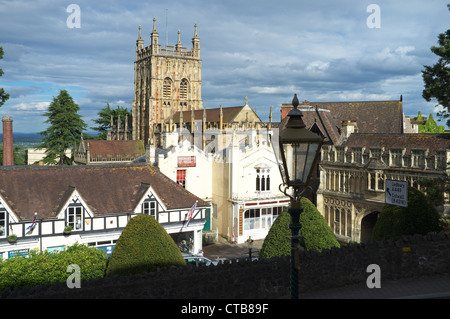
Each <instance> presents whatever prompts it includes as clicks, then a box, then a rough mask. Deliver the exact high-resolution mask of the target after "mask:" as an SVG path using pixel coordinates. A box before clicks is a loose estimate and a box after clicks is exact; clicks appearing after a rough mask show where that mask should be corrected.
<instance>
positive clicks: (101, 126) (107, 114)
mask: <svg viewBox="0 0 450 319" xmlns="http://www.w3.org/2000/svg"><path fill="white" fill-rule="evenodd" d="M127 115H128V116H131V112H130V111H128V109H126V108H123V107H122V106H120V105H117V108H116V109H111V106H110V105H109V103H106V106H105V107H104V108H102V109H101V110H100V112H98V119H96V120H94V123H95V124H97V125H98V126H96V127H92V129H93V130H96V131H98V132H99V134H98V139H100V140H106V138H107V135H108V130H110V129H111V116H112V118H113V120H114V122H117V120H118V118H119V116H120V119H121V120H122V121H123V120H124V119H125V117H126V116H127Z"/></svg>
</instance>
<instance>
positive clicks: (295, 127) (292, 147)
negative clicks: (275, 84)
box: [272, 94, 323, 299]
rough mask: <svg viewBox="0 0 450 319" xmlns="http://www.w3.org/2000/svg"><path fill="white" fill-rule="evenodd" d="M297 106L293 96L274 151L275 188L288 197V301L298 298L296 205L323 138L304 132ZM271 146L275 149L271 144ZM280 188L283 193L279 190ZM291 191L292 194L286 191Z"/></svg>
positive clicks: (298, 211)
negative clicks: (277, 170)
mask: <svg viewBox="0 0 450 319" xmlns="http://www.w3.org/2000/svg"><path fill="white" fill-rule="evenodd" d="M298 105H299V102H298V98H297V94H295V95H294V98H293V100H292V106H293V107H294V108H293V109H292V110H291V111H289V113H288V115H287V117H288V119H287V123H286V126H285V128H283V129H281V130H280V132H279V141H278V146H279V154H280V155H281V163H280V158H279V157H278V152H277V151H276V150H275V149H274V153H275V156H276V158H277V162H278V167H279V168H280V173H281V177H282V179H283V184H281V185H280V186H279V189H280V191H281V192H282V193H284V194H285V195H286V196H289V197H290V198H291V203H290V207H289V208H288V213H289V214H290V215H291V224H290V225H289V228H290V229H291V299H297V298H298V267H296V265H295V256H296V255H297V254H298V252H297V250H298V243H299V239H300V238H301V236H299V235H298V232H299V230H300V228H301V227H302V226H301V224H300V221H299V220H300V214H301V213H302V212H303V207H301V204H300V197H301V195H302V194H303V192H304V191H305V190H306V189H307V188H308V187H309V186H308V184H309V180H310V178H311V173H312V171H313V168H314V166H315V165H316V162H317V160H318V157H319V154H320V147H321V146H322V142H323V138H322V137H321V136H319V135H317V134H315V133H313V132H311V131H310V130H308V129H306V127H305V123H303V120H302V117H303V114H302V112H301V111H300V110H299V109H297V107H298ZM272 146H273V147H275V145H274V143H272ZM282 185H284V190H282V189H281V187H282ZM289 188H291V189H292V193H289V192H288V191H287V190H288V189H289Z"/></svg>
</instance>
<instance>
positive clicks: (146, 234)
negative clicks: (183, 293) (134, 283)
mask: <svg viewBox="0 0 450 319" xmlns="http://www.w3.org/2000/svg"><path fill="white" fill-rule="evenodd" d="M185 265H186V262H185V261H184V259H183V256H182V255H181V252H180V250H179V249H178V247H177V245H176V244H175V242H174V241H173V239H172V237H170V235H169V234H168V233H167V231H166V230H165V229H164V228H163V227H162V226H161V224H160V223H158V222H157V221H156V219H155V218H154V217H153V216H150V215H145V214H138V215H137V216H136V217H133V218H131V220H130V221H129V222H128V224H127V225H126V226H125V228H124V229H123V231H122V234H121V235H120V237H119V239H118V240H117V243H116V246H115V247H114V250H113V252H112V255H111V259H110V260H109V263H108V267H107V270H106V276H113V275H128V274H136V273H141V272H152V271H156V270H157V268H166V267H170V266H185Z"/></svg>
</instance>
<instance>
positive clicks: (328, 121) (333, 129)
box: [278, 105, 340, 145]
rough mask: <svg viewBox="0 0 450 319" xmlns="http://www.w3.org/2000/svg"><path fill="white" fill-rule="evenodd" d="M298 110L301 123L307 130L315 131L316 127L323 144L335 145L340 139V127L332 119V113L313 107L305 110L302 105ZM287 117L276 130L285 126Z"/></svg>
mask: <svg viewBox="0 0 450 319" xmlns="http://www.w3.org/2000/svg"><path fill="white" fill-rule="evenodd" d="M299 109H300V110H301V111H302V114H303V117H302V120H303V123H305V125H306V128H307V129H308V130H312V131H315V129H313V126H317V129H318V130H319V131H320V133H321V134H322V136H323V137H324V144H333V145H334V144H336V143H337V142H338V140H339V137H340V126H339V125H338V123H337V122H336V119H334V118H333V115H332V112H331V111H330V110H326V109H319V108H315V107H310V106H308V108H305V106H304V105H300V106H299ZM287 119H288V117H287V116H285V117H284V118H283V120H282V121H281V123H280V125H279V126H278V128H279V129H280V130H281V129H283V128H284V127H285V126H286V122H287Z"/></svg>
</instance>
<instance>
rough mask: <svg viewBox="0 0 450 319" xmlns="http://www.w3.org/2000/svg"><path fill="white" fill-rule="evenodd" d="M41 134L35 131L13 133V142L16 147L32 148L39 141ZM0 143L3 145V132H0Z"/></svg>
mask: <svg viewBox="0 0 450 319" xmlns="http://www.w3.org/2000/svg"><path fill="white" fill-rule="evenodd" d="M41 139H42V135H40V134H37V133H14V134H13V143H14V146H17V147H25V146H26V147H27V148H32V147H35V146H37V145H39V144H40V143H41ZM0 143H1V144H2V145H3V134H0Z"/></svg>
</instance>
